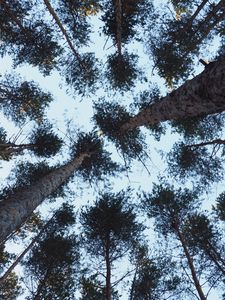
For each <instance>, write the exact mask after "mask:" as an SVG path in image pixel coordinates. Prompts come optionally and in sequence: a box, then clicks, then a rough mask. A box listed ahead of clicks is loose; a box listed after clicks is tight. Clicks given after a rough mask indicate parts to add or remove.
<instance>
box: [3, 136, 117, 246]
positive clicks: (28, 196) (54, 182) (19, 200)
mask: <svg viewBox="0 0 225 300" xmlns="http://www.w3.org/2000/svg"><path fill="white" fill-rule="evenodd" d="M84 149H85V150H84ZM101 149H102V142H101V141H99V140H98V139H97V138H96V137H95V136H93V135H90V136H88V135H86V136H85V135H80V138H79V139H78V141H77V143H76V144H75V145H74V151H73V152H74V153H73V158H72V160H71V161H69V162H67V163H66V164H64V165H63V166H60V167H58V168H54V170H51V169H49V168H47V170H46V169H44V170H42V174H41V176H40V173H37V174H34V175H35V176H33V178H32V177H31V176H30V175H29V174H28V176H27V178H26V177H25V184H24V182H23V180H24V177H18V179H20V180H22V182H23V184H22V185H20V184H19V185H17V186H16V188H15V190H14V191H13V190H10V191H9V192H8V193H7V192H6V194H5V195H4V198H5V199H4V201H2V202H1V203H0V206H1V213H0V214H1V222H2V225H1V233H0V241H1V242H3V241H4V240H5V239H6V238H7V236H9V235H10V234H11V233H12V232H13V231H15V230H16V229H17V228H19V227H20V226H21V224H22V223H23V222H24V221H25V220H26V219H27V218H28V217H29V215H30V214H31V213H32V212H33V211H34V209H35V208H36V207H37V206H38V205H40V204H41V203H42V201H43V200H44V199H45V198H47V197H48V196H50V195H51V194H52V193H54V192H55V191H56V190H57V189H58V188H59V187H60V186H62V185H63V184H64V183H66V182H67V181H68V180H69V178H70V177H71V176H73V174H74V172H75V171H76V170H78V171H79V172H81V173H82V172H83V173H84V175H86V176H87V174H91V175H92V174H93V173H94V175H95V174H96V172H95V171H94V170H95V169H94V166H93V161H92V160H91V159H89V160H87V158H91V156H92V155H94V154H95V153H97V154H96V155H97V156H94V159H96V158H99V164H101V166H100V165H99V164H98V165H97V174H98V175H99V177H101V171H103V174H105V173H107V171H106V170H108V165H110V167H111V169H110V170H109V172H110V174H113V172H114V171H115V169H118V166H117V164H114V163H112V162H111V161H110V158H109V155H108V153H107V152H105V151H101ZM104 163H105V165H104ZM101 167H102V168H101ZM113 168H114V170H113ZM22 169H24V168H22ZM99 172H100V174H99ZM30 177H31V178H30ZM26 180H28V184H26Z"/></svg>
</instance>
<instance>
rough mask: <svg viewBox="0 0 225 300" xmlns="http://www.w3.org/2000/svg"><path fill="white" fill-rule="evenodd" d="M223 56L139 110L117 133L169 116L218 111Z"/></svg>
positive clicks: (224, 95)
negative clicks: (159, 98) (158, 99)
mask: <svg viewBox="0 0 225 300" xmlns="http://www.w3.org/2000/svg"><path fill="white" fill-rule="evenodd" d="M224 81H225V57H223V58H222V59H220V60H218V61H216V62H212V63H209V64H208V65H207V66H206V68H205V70H204V71H203V72H202V73H200V74H199V75H197V76H196V77H194V78H193V79H192V80H188V81H186V82H185V83H184V84H183V85H182V86H181V87H179V88H178V89H176V90H174V91H172V92H171V93H170V94H168V95H167V96H165V97H162V98H161V100H160V101H157V102H155V103H153V104H151V105H149V107H147V108H145V109H143V110H142V111H140V112H139V113H138V114H137V115H136V116H134V117H132V118H130V120H129V121H128V122H126V123H124V124H123V125H122V126H121V129H120V133H121V134H123V133H124V132H125V131H127V130H131V129H134V128H136V127H139V126H144V125H145V126H152V125H155V124H157V123H159V122H164V121H168V120H179V119H182V118H189V117H197V116H203V115H205V116H206V115H210V114H215V113H221V112H223V111H224V110H225V85H224Z"/></svg>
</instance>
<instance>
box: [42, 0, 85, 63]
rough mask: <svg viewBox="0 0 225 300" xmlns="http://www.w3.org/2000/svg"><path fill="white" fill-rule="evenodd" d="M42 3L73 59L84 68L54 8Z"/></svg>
mask: <svg viewBox="0 0 225 300" xmlns="http://www.w3.org/2000/svg"><path fill="white" fill-rule="evenodd" d="M44 3H45V5H46V7H47V9H48V11H49V13H50V14H51V16H52V17H53V19H54V20H55V22H56V24H57V25H58V27H59V28H60V30H61V32H62V34H63V35H64V37H65V39H66V41H67V43H68V45H69V47H70V49H71V50H72V52H73V54H74V55H75V57H76V58H77V60H78V62H79V64H80V66H82V67H84V65H83V62H82V59H81V57H80V54H79V53H78V51H77V50H76V49H75V48H74V46H73V43H72V42H71V40H70V37H69V35H68V33H67V32H66V29H65V28H64V27H63V24H62V23H61V21H60V19H59V17H58V15H57V14H56V12H55V10H54V8H53V7H52V6H51V3H50V2H49V0H44Z"/></svg>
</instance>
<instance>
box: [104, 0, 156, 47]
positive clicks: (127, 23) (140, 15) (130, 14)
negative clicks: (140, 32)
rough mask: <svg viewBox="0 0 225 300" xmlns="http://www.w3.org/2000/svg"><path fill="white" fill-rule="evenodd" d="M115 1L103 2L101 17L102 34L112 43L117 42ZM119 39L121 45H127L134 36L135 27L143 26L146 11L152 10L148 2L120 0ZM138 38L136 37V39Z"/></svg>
mask: <svg viewBox="0 0 225 300" xmlns="http://www.w3.org/2000/svg"><path fill="white" fill-rule="evenodd" d="M116 5H117V4H116V1H105V3H104V11H105V12H104V14H103V16H102V17H101V19H102V21H103V22H104V27H103V32H104V34H105V35H106V36H110V37H111V38H112V40H113V42H114V43H116V42H117V26H118V24H117V17H116V14H117V6H116ZM121 6H122V17H121V27H122V30H121V38H122V43H124V44H126V43H128V42H129V41H130V40H131V39H132V38H133V37H134V36H135V35H136V34H137V32H136V30H135V26H136V25H138V24H139V25H140V24H141V25H142V26H143V25H144V24H145V21H146V20H145V18H146V17H147V15H146V11H147V10H150V9H151V8H152V6H151V3H150V2H148V1H140V0H137V1H132V0H126V1H124V0H122V1H121ZM137 38H138V37H137Z"/></svg>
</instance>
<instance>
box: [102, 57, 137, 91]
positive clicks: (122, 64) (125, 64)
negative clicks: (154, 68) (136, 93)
mask: <svg viewBox="0 0 225 300" xmlns="http://www.w3.org/2000/svg"><path fill="white" fill-rule="evenodd" d="M137 59H138V57H137V56H136V55H134V54H128V52H124V53H123V54H122V55H120V54H113V55H111V56H109V57H108V61H107V70H106V78H107V79H108V81H109V82H110V84H111V86H112V88H113V89H120V90H122V91H128V90H130V89H131V88H132V87H133V86H134V85H135V81H136V80H137V79H139V80H140V79H141V74H142V72H141V71H140V70H138V69H137Z"/></svg>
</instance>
